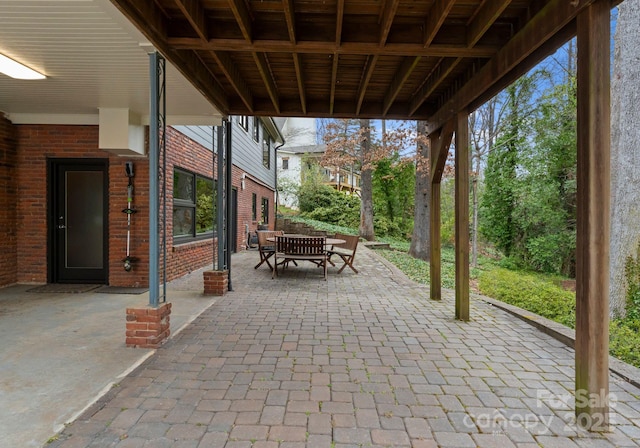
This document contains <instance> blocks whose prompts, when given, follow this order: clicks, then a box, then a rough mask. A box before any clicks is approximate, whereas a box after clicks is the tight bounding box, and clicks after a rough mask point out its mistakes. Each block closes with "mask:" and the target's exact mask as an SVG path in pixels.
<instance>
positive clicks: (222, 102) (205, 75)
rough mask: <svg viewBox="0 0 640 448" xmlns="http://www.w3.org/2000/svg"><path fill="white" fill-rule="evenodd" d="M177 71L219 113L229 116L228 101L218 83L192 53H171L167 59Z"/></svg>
mask: <svg viewBox="0 0 640 448" xmlns="http://www.w3.org/2000/svg"><path fill="white" fill-rule="evenodd" d="M167 59H168V60H169V61H171V62H172V63H173V65H174V66H176V67H177V68H178V70H179V71H180V72H181V73H182V74H183V75H184V76H185V77H186V78H187V79H189V80H190V81H191V82H192V83H193V84H194V85H195V86H196V88H197V89H198V90H200V91H201V92H202V93H203V94H204V95H205V96H206V98H207V99H208V100H209V101H211V102H213V104H215V106H216V107H217V108H219V109H220V112H222V113H223V114H229V100H228V99H227V97H226V95H225V93H224V90H222V87H220V85H219V84H218V81H217V80H216V79H215V78H214V77H213V75H212V74H211V73H210V72H209V70H208V69H207V68H206V66H205V65H204V64H203V63H202V61H201V60H200V59H199V58H198V56H197V55H196V54H195V53H193V52H180V53H179V52H176V51H174V52H172V54H171V58H169V57H167Z"/></svg>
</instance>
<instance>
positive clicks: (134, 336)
mask: <svg viewBox="0 0 640 448" xmlns="http://www.w3.org/2000/svg"><path fill="white" fill-rule="evenodd" d="M170 314H171V303H165V304H163V305H161V306H159V307H158V308H151V307H149V308H127V339H126V344H127V347H140V348H158V347H159V346H160V345H161V344H162V343H163V342H164V341H165V340H166V339H167V338H168V337H169V334H170V330H169V315H170Z"/></svg>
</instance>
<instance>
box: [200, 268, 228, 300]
mask: <svg viewBox="0 0 640 448" xmlns="http://www.w3.org/2000/svg"><path fill="white" fill-rule="evenodd" d="M203 276H204V295H205V296H223V295H225V294H226V292H227V291H228V290H229V271H205V272H203Z"/></svg>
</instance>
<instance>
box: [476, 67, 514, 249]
mask: <svg viewBox="0 0 640 448" xmlns="http://www.w3.org/2000/svg"><path fill="white" fill-rule="evenodd" d="M521 79H522V78H521ZM519 84H520V85H521V86H523V87H524V82H523V81H520V80H519V81H516V83H515V84H512V85H511V86H509V87H508V88H507V108H508V112H507V125H506V126H505V127H506V131H505V132H504V134H503V135H501V136H500V137H498V139H497V141H496V144H495V146H494V147H493V148H492V150H491V152H490V153H489V156H488V159H487V170H486V174H485V191H484V195H483V197H482V203H481V205H480V207H481V209H482V218H483V221H482V224H481V226H480V231H481V232H482V234H483V235H484V236H485V237H486V238H487V239H488V240H489V241H491V242H493V243H494V244H495V245H496V247H497V248H498V249H500V250H501V251H502V252H503V253H504V254H505V255H506V256H507V257H508V256H510V255H511V252H512V250H513V248H514V245H515V243H516V237H517V235H518V229H517V228H516V224H515V222H514V214H515V208H516V189H517V179H516V168H517V165H518V157H517V156H518V146H519V145H521V144H522V143H523V140H524V138H523V135H522V130H521V128H522V125H523V123H522V119H523V117H522V116H521V114H520V107H519V106H520V104H521V100H520V98H519V95H518V93H519V90H521V89H519Z"/></svg>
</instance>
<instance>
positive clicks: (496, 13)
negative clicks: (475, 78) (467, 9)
mask: <svg viewBox="0 0 640 448" xmlns="http://www.w3.org/2000/svg"><path fill="white" fill-rule="evenodd" d="M509 3H510V0H505V1H502V2H496V1H486V2H484V3H482V4H481V5H480V6H479V8H478V9H477V10H476V11H475V13H474V15H473V16H472V17H471V18H470V20H469V21H468V22H467V47H468V48H473V47H474V46H475V45H476V44H477V43H478V41H479V40H480V38H482V36H483V35H484V34H485V33H486V32H487V30H488V29H489V28H490V27H491V25H493V23H494V22H495V21H496V19H497V18H498V17H500V14H502V12H504V10H505V9H506V8H507V6H509ZM460 62H462V58H448V59H444V58H443V59H441V60H440V62H439V63H438V69H437V71H436V72H435V73H432V74H431V76H430V77H429V79H428V80H427V82H425V83H424V85H423V86H422V87H421V89H420V91H419V93H418V94H417V95H416V96H415V97H414V98H413V100H412V101H411V104H410V107H409V115H410V116H411V115H413V114H414V113H416V111H417V110H418V108H419V107H420V106H421V105H422V104H423V103H424V101H425V100H426V99H427V98H429V97H430V96H431V95H432V94H433V92H434V91H435V90H436V89H437V88H438V86H440V85H441V84H442V83H443V82H444V80H445V79H447V77H448V76H449V75H450V74H451V72H452V71H453V70H454V69H455V68H456V67H457V66H458V65H459V64H460Z"/></svg>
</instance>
